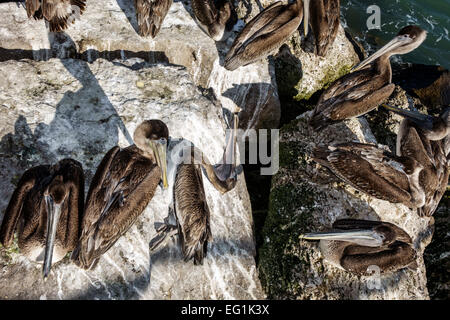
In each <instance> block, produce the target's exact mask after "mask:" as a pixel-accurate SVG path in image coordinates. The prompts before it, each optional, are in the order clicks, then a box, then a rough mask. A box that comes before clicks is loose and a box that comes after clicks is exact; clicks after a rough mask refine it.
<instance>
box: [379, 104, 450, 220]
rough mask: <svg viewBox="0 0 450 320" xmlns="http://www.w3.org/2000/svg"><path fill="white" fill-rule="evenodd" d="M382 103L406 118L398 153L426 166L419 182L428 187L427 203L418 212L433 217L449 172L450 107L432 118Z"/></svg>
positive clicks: (426, 189) (399, 134)
mask: <svg viewBox="0 0 450 320" xmlns="http://www.w3.org/2000/svg"><path fill="white" fill-rule="evenodd" d="M382 106H383V107H385V108H387V109H388V110H391V111H393V112H395V113H397V114H400V115H401V116H403V117H405V119H404V120H403V121H402V123H401V124H400V130H399V132H398V135H397V155H399V156H408V157H412V158H414V159H416V160H417V161H418V162H419V163H420V164H421V165H422V166H423V168H424V169H423V170H422V172H421V173H420V175H419V181H420V184H421V185H422V187H423V189H424V190H425V205H424V206H423V207H421V208H419V209H418V214H419V215H421V216H431V215H432V214H433V213H434V211H435V210H436V208H437V206H438V205H439V202H440V200H441V198H442V196H443V195H444V193H445V191H446V188H447V183H448V178H449V173H450V162H449V161H450V158H448V156H449V152H450V137H449V133H450V107H447V108H445V109H444V110H443V112H442V113H441V114H440V116H439V117H432V116H429V115H423V114H421V113H419V112H417V111H415V110H411V111H409V110H404V109H400V108H397V107H393V106H389V105H385V104H383V105H382Z"/></svg>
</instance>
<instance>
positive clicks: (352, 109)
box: [309, 26, 427, 130]
mask: <svg viewBox="0 0 450 320" xmlns="http://www.w3.org/2000/svg"><path fill="white" fill-rule="evenodd" d="M426 34H427V33H426V31H424V30H422V29H421V28H420V27H418V26H407V27H404V28H403V29H401V30H400V32H399V33H398V35H397V36H396V37H395V38H394V39H393V40H391V41H390V42H389V43H388V44H386V45H385V46H384V47H383V48H381V49H380V50H378V51H377V52H376V53H374V54H373V55H372V56H371V57H369V58H368V59H366V60H364V61H363V62H361V63H360V64H359V65H358V66H356V67H355V68H354V69H353V71H354V72H352V73H349V74H347V75H345V76H343V77H341V78H339V79H338V80H336V81H335V82H333V83H332V84H331V85H330V86H329V87H328V89H326V90H325V91H324V92H323V93H322V95H321V97H320V99H319V102H318V103H317V105H316V107H315V109H314V111H313V114H312V116H311V118H310V122H309V123H310V124H311V126H312V127H313V128H314V129H315V130H319V129H322V128H324V127H326V126H328V125H330V124H333V123H336V122H340V121H343V120H345V119H350V118H354V117H358V116H361V115H363V114H366V113H367V112H370V111H372V110H373V109H375V108H376V107H378V106H379V105H380V104H381V103H383V102H384V101H385V100H386V99H387V98H389V96H390V95H391V94H392V92H393V91H394V89H395V85H394V84H392V83H391V82H392V69H391V64H390V62H389V58H390V57H391V56H392V55H395V54H405V53H408V52H411V51H413V50H414V49H416V48H417V47H418V46H420V45H421V44H422V42H423V41H425V39H426ZM368 65H369V67H367V66H368Z"/></svg>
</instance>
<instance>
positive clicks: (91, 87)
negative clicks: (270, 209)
mask: <svg viewBox="0 0 450 320" xmlns="http://www.w3.org/2000/svg"><path fill="white" fill-rule="evenodd" d="M0 87H1V88H8V90H1V92H0V177H1V179H0V181H1V182H0V219H2V217H3V214H4V210H5V209H6V206H7V204H8V201H9V199H10V197H11V195H12V193H13V191H14V188H15V187H16V183H17V182H18V180H19V179H20V177H21V175H22V174H23V172H24V171H25V170H26V169H29V168H31V167H32V166H35V165H40V164H46V163H55V162H56V161H58V160H60V159H63V158H66V157H71V158H73V159H75V160H77V161H79V162H80V163H81V164H82V165H83V169H84V171H85V175H86V192H87V189H88V187H89V183H90V181H91V179H92V177H93V175H94V173H95V170H96V168H97V166H98V164H99V163H100V161H101V159H102V157H103V156H104V155H105V153H106V152H107V151H108V150H109V149H110V148H111V147H113V146H115V145H119V146H121V147H126V146H128V145H130V144H131V143H132V139H131V137H132V135H133V132H134V130H135V128H136V127H137V125H138V124H139V123H140V122H141V121H143V120H144V119H161V120H162V121H164V122H165V123H166V124H167V126H168V128H169V131H170V136H171V138H173V139H174V140H176V139H179V138H183V139H186V140H188V141H190V142H192V143H193V144H194V145H195V146H196V147H198V148H200V149H201V150H202V151H203V152H204V153H205V154H206V156H207V157H208V158H209V159H210V161H211V162H213V163H217V162H219V161H220V159H221V155H222V152H223V148H224V145H225V130H226V129H227V125H226V123H227V121H226V119H224V111H223V109H222V106H221V104H220V102H219V101H217V100H216V99H214V98H213V97H212V96H211V93H210V90H200V89H199V88H197V86H196V85H195V83H194V82H193V81H192V77H191V75H190V74H189V73H188V72H187V70H186V69H185V68H184V67H180V66H173V65H164V64H150V63H148V62H145V61H143V60H142V59H139V58H133V59H129V60H128V61H127V62H123V61H108V60H105V59H102V58H98V59H96V60H95V61H94V62H92V63H87V62H86V61H84V60H80V59H54V58H52V59H49V60H48V61H34V60H28V59H23V60H20V61H15V60H9V61H5V62H0ZM225 115H226V116H227V114H226V113H225ZM203 180H204V186H205V192H206V195H207V201H208V205H209V208H210V211H211V231H212V235H213V240H212V241H211V242H210V243H209V245H208V254H207V256H206V259H205V260H204V263H203V265H202V266H195V265H194V264H193V262H192V261H190V262H184V261H183V258H182V255H181V251H180V250H179V249H178V246H177V244H176V240H175V239H174V240H173V241H171V242H170V243H169V244H168V245H167V246H166V247H164V248H161V249H160V250H159V251H156V252H154V253H153V254H151V253H150V251H149V242H150V240H151V239H152V238H153V237H154V236H155V234H156V231H155V229H154V223H155V222H161V221H162V220H163V218H164V217H165V216H166V215H167V213H168V205H169V203H168V202H169V198H170V197H169V196H168V194H167V192H168V191H167V190H166V191H162V189H161V188H159V187H158V189H157V191H156V193H155V196H154V198H153V199H152V200H151V202H150V203H149V205H148V206H147V208H146V210H145V211H144V212H143V213H142V215H141V216H140V217H139V218H138V220H137V222H136V223H135V224H134V225H133V226H132V227H131V228H130V230H129V231H128V232H127V233H125V235H124V236H122V237H121V238H120V239H119V240H118V241H117V242H116V244H115V245H114V246H113V247H112V248H111V249H110V250H109V251H108V252H107V253H105V254H104V255H103V256H102V257H101V259H100V262H99V264H98V266H97V267H96V268H95V269H94V270H90V271H85V270H82V269H80V268H78V267H77V266H76V265H75V264H73V263H72V262H71V261H70V259H69V257H68V256H67V257H66V258H64V259H63V260H62V261H61V262H60V263H57V264H55V265H53V266H52V271H51V274H50V276H49V278H48V279H47V281H46V282H44V280H43V278H42V265H40V264H37V263H33V262H30V261H29V260H28V259H27V258H25V257H24V256H22V255H20V253H19V252H18V248H17V247H16V246H13V247H11V248H7V249H6V248H0V297H1V299H257V298H263V297H264V293H263V291H262V288H261V285H260V282H259V279H258V275H257V270H256V265H255V259H254V255H255V244H254V237H253V230H252V224H253V222H252V213H251V205H250V200H249V195H248V192H247V188H246V184H245V179H244V176H243V173H241V174H240V175H239V179H238V183H237V185H236V187H235V188H234V189H233V190H232V191H230V192H228V193H227V194H225V195H221V194H220V193H219V192H218V191H217V190H216V189H214V187H213V186H212V185H211V184H210V183H209V182H208V180H207V179H206V177H204V179H203Z"/></svg>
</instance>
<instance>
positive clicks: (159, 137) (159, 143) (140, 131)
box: [72, 120, 169, 269]
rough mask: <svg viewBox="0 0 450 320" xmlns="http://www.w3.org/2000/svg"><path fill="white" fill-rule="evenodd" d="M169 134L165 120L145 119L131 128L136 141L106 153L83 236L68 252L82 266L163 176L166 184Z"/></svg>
mask: <svg viewBox="0 0 450 320" xmlns="http://www.w3.org/2000/svg"><path fill="white" fill-rule="evenodd" d="M168 137H169V130H168V128H167V126H166V125H165V124H164V122H162V121H160V120H146V121H144V122H142V123H141V124H140V125H139V126H138V127H137V128H136V130H135V132H134V142H135V144H134V145H132V146H129V147H127V148H124V149H120V148H119V147H117V146H116V147H113V148H112V149H111V150H109V151H108V153H107V154H106V155H105V157H104V158H103V160H102V161H101V163H100V165H99V166H98V168H97V172H96V173H95V175H94V178H93V180H92V182H91V185H90V187H89V192H88V196H87V198H86V207H85V214H84V217H83V222H82V230H81V237H80V240H79V243H78V246H77V248H76V250H75V251H74V252H73V254H72V259H73V260H74V261H75V263H76V264H78V265H79V266H80V267H82V268H85V269H92V268H93V267H95V265H96V263H97V262H98V260H99V258H100V256H101V255H102V254H103V253H105V252H106V251H107V250H108V249H109V248H111V247H112V246H113V245H114V243H115V242H116V241H117V240H118V239H119V238H120V237H121V236H122V235H123V234H124V233H125V232H127V231H128V229H129V228H130V227H131V226H132V225H133V223H134V222H135V221H136V219H137V218H138V217H139V215H140V214H141V213H142V212H143V211H144V209H145V208H146V207H147V204H148V203H149V202H150V200H151V199H152V198H153V195H154V193H155V191H156V188H157V186H158V184H159V182H160V181H161V179H162V182H163V186H164V188H167V171H166V146H167V139H168Z"/></svg>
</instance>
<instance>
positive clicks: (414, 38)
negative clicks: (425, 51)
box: [352, 26, 427, 71]
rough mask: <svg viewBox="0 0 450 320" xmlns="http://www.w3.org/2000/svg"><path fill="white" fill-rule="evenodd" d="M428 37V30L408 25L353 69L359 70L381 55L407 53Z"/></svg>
mask: <svg viewBox="0 0 450 320" xmlns="http://www.w3.org/2000/svg"><path fill="white" fill-rule="evenodd" d="M426 37H427V32H426V31H425V30H423V29H421V28H420V27H418V26H407V27H404V28H403V29H401V30H400V31H399V33H398V34H397V36H396V37H395V38H394V39H392V40H391V41H389V42H388V43H387V44H386V45H385V46H384V47H382V48H381V49H380V50H378V51H377V52H375V53H374V54H373V55H371V56H370V57H369V58H367V59H366V60H364V61H363V62H361V63H360V64H359V65H357V66H356V67H354V68H353V69H352V71H357V70H360V69H362V68H364V67H365V66H367V65H368V64H370V63H372V62H374V61H375V60H376V59H378V58H380V57H381V56H384V55H387V56H388V57H390V56H392V55H395V54H406V53H409V52H411V51H413V50H415V49H416V48H417V47H419V46H420V45H421V44H422V42H424V41H425V39H426Z"/></svg>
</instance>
